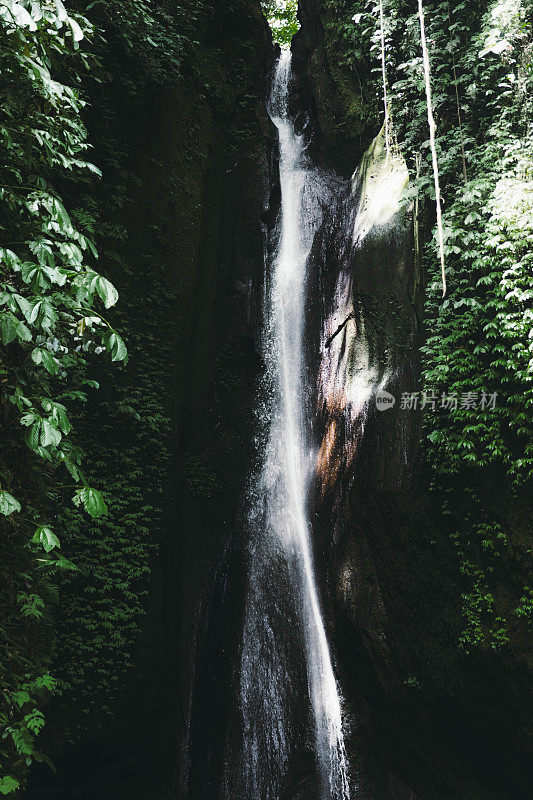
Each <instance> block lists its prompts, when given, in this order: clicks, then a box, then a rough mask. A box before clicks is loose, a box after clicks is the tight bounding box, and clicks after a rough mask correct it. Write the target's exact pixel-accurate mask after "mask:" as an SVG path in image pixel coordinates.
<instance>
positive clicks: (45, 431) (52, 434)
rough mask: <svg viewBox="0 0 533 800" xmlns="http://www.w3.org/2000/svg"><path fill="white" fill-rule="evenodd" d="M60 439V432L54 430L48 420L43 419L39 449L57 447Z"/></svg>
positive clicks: (54, 427)
mask: <svg viewBox="0 0 533 800" xmlns="http://www.w3.org/2000/svg"><path fill="white" fill-rule="evenodd" d="M61 439H62V436H61V431H60V430H58V429H57V428H56V426H55V425H53V424H52V423H51V422H50V421H49V420H47V419H43V421H42V422H41V442H40V444H41V447H49V446H50V445H52V446H53V447H57V445H58V444H59V443H60V441H61Z"/></svg>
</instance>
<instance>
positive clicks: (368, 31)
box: [329, 0, 533, 650]
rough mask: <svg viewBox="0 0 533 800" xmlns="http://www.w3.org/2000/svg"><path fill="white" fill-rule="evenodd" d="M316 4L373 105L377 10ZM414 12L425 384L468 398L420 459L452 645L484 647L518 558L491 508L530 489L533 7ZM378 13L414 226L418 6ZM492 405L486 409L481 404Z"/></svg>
mask: <svg viewBox="0 0 533 800" xmlns="http://www.w3.org/2000/svg"><path fill="white" fill-rule="evenodd" d="M329 5H330V6H332V7H334V8H335V10H336V13H340V12H339V9H340V10H341V11H342V14H343V21H342V27H341V32H340V33H339V34H338V35H339V36H342V37H343V38H344V40H345V42H346V45H345V47H344V48H343V53H344V62H343V65H344V66H343V68H344V69H346V70H350V69H351V70H353V71H355V70H356V69H357V65H358V63H360V60H361V51H362V50H364V49H365V47H367V48H369V49H370V53H371V54H372V64H373V66H372V81H371V85H372V86H373V90H374V92H375V93H376V99H378V98H379V96H380V95H381V96H382V86H381V74H380V73H381V69H380V67H381V65H380V56H381V43H380V30H379V4H378V3H377V2H375V0H369V1H368V2H366V3H363V2H356V0H352V2H335V1H334V0H331V2H330V4H329ZM424 6H425V9H426V29H427V31H426V32H427V35H428V39H429V43H430V60H431V70H432V91H433V103H434V115H435V119H436V124H437V148H438V155H439V167H440V172H441V190H442V194H443V201H444V234H445V253H446V261H447V277H448V284H449V290H448V295H447V297H446V298H445V299H444V300H443V301H442V299H441V297H440V293H441V281H440V276H439V269H438V259H437V256H436V253H437V250H436V237H435V235H433V236H432V237H430V238H429V241H426V242H421V246H422V260H423V266H424V269H425V272H426V274H428V275H429V281H428V287H427V294H428V297H427V303H426V317H427V318H426V331H427V338H426V343H425V345H424V347H423V350H422V354H423V370H424V375H423V380H424V387H423V388H424V389H425V391H426V392H427V393H428V394H430V393H434V396H435V397H437V398H438V402H437V406H440V398H441V396H442V395H446V396H450V395H452V396H455V397H457V398H459V399H461V398H463V397H466V396H475V397H476V398H477V402H476V403H475V404H471V405H468V404H464V405H463V404H459V407H458V408H457V410H456V411H455V412H450V411H449V410H447V409H446V408H444V407H438V408H437V410H436V411H435V412H432V411H428V412H427V413H426V414H425V416H424V422H423V425H424V433H425V443H426V457H427V460H428V462H429V464H430V465H431V469H432V472H433V489H434V492H435V497H436V499H438V501H439V502H440V503H441V505H442V507H443V510H444V513H445V520H446V525H447V526H448V527H449V531H450V536H451V538H452V542H453V543H454V546H455V548H456V552H457V556H458V563H459V568H460V571H461V574H462V576H463V580H464V585H465V591H464V594H463V597H462V606H463V614H464V618H465V623H466V627H465V631H464V632H463V634H462V636H461V641H460V644H461V646H462V647H463V648H464V649H465V650H468V649H469V648H471V647H473V646H478V647H491V648H495V649H498V648H500V647H501V646H503V645H504V644H505V643H506V642H507V639H508V634H509V631H510V630H511V628H513V627H516V619H517V617H518V618H520V614H519V613H517V609H518V608H519V607H521V606H520V601H519V598H520V597H521V595H522V596H523V592H524V588H523V586H524V582H523V576H522V572H523V571H524V563H525V561H527V558H528V554H527V553H525V552H524V547H523V544H522V543H518V542H517V541H513V536H512V534H513V524H516V523H512V522H511V521H510V519H509V514H508V509H507V508H506V505H507V501H506V499H504V498H511V501H512V502H513V503H514V504H515V505H518V506H519V505H520V502H521V501H520V499H519V498H520V497H521V496H522V497H523V496H525V495H527V493H528V491H529V489H530V486H531V480H532V477H533V424H532V415H531V409H532V407H533V393H532V392H533V360H532V357H531V330H532V321H533V310H532V309H533V304H532V299H533V292H532V290H531V271H532V265H533V255H532V253H533V247H532V245H533V157H532V153H533V126H532V120H531V110H532V109H531V87H532V82H533V81H532V77H533V76H532V19H531V14H532V10H531V7H530V5H528V4H527V3H525V2H522V0H490V1H488V0H475V2H471V3H467V2H459V3H452V2H448V0H427V2H425V3H424ZM383 9H384V18H385V43H386V65H387V78H388V84H389V86H388V89H389V92H388V94H389V97H390V101H391V107H390V113H391V119H392V126H393V134H394V137H395V139H396V140H397V142H398V145H399V146H400V148H401V150H402V152H403V153H404V155H405V157H406V159H407V161H408V163H409V166H410V168H411V175H412V186H413V191H412V192H411V199H412V196H413V194H418V197H419V203H420V206H421V208H423V209H424V211H423V212H421V213H420V220H419V222H420V226H421V227H422V228H424V227H426V228H428V225H427V224H426V220H427V219H430V220H431V217H430V215H431V214H433V213H434V212H433V206H434V201H435V195H434V187H433V179H432V173H431V158H430V152H429V141H428V139H429V132H428V124H427V114H426V110H427V109H426V100H425V94H424V75H423V68H422V58H421V44H420V29H419V20H418V17H417V13H416V12H417V9H416V4H409V3H407V2H405V1H404V0H384V2H383ZM368 43H370V44H368ZM430 224H432V223H430ZM426 239H428V237H426ZM495 393H496V394H497V403H496V406H495V408H493V407H491V406H490V405H489V404H488V403H486V402H484V403H483V402H482V399H483V398H485V400H486V398H487V396H489V395H493V394H495ZM491 486H496V487H497V491H498V492H499V496H500V497H501V502H500V503H497V502H495V500H494V497H493V496H492V495H493V494H494V492H493V490H492V489H491V488H488V487H491ZM513 497H514V499H513ZM514 538H515V539H516V537H514ZM511 561H512V564H513V567H512V569H509V566H510V562H511ZM509 575H512V576H513V577H512V579H511V578H509ZM504 576H507V577H506V581H507V584H508V590H507V592H506V593H504V592H502V587H501V581H502V580H503V577H504ZM521 576H522V577H521ZM509 592H510V595H509ZM511 597H513V598H514V599H511ZM513 611H514V613H513Z"/></svg>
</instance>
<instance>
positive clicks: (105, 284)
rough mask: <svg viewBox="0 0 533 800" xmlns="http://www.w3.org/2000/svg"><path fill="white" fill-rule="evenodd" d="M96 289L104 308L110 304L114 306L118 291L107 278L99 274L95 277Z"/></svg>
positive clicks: (109, 306)
mask: <svg viewBox="0 0 533 800" xmlns="http://www.w3.org/2000/svg"><path fill="white" fill-rule="evenodd" d="M96 291H97V292H98V295H99V296H100V297H101V298H102V300H103V302H104V305H105V307H106V308H111V306H114V305H115V303H116V302H117V300H118V292H117V290H116V289H115V287H114V286H113V284H112V283H111V282H110V281H108V280H107V278H104V277H102V276H100V277H99V278H98V279H97V281H96Z"/></svg>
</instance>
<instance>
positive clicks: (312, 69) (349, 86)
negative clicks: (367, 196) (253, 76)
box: [293, 0, 378, 177]
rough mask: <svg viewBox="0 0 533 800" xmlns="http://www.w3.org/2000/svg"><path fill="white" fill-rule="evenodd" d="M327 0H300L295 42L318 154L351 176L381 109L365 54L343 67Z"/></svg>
mask: <svg viewBox="0 0 533 800" xmlns="http://www.w3.org/2000/svg"><path fill="white" fill-rule="evenodd" d="M331 6H332V4H331V3H326V2H323V0H301V2H300V3H299V12H298V16H299V19H300V23H301V29H300V31H299V32H298V33H297V35H296V36H295V38H294V41H293V52H294V64H295V69H296V71H297V72H299V73H300V76H301V83H300V86H301V91H302V92H303V93H304V95H305V99H304V103H305V105H306V106H309V108H310V111H311V113H312V115H313V118H314V121H315V125H316V128H315V140H314V145H315V147H316V151H317V152H316V154H315V156H316V157H318V158H323V159H325V160H326V161H327V162H328V163H329V164H330V165H332V166H333V167H334V168H335V169H336V170H337V172H339V173H340V174H341V175H342V176H344V177H349V176H350V175H351V174H352V172H353V171H354V169H355V166H356V164H357V162H358V160H359V159H360V158H361V156H362V155H363V153H364V152H365V150H366V148H367V147H368V146H369V144H370V142H371V141H372V139H373V138H374V136H375V135H376V132H377V131H376V125H377V120H378V109H377V103H376V99H375V98H376V93H375V91H374V87H373V84H372V79H371V73H370V67H369V62H368V59H367V58H366V53H365V54H364V55H363V54H361V55H360V56H357V57H356V56H355V55H354V54H350V56H351V58H352V60H353V59H354V58H356V64H355V65H353V64H352V66H351V68H350V69H344V68H343V66H342V62H343V61H345V60H346V55H347V54H346V53H345V52H343V50H342V46H343V42H342V38H341V30H340V28H339V25H338V23H337V21H336V20H335V17H334V15H333V14H332V11H331Z"/></svg>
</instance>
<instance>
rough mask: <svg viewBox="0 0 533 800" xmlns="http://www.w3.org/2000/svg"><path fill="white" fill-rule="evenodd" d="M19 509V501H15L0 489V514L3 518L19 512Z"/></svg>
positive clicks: (10, 495)
mask: <svg viewBox="0 0 533 800" xmlns="http://www.w3.org/2000/svg"><path fill="white" fill-rule="evenodd" d="M20 508H21V506H20V503H19V501H18V500H16V499H15V498H14V497H13V495H12V494H9V492H6V490H5V489H0V514H3V515H4V517H8V516H9V515H10V514H13V513H14V512H15V511H20Z"/></svg>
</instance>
